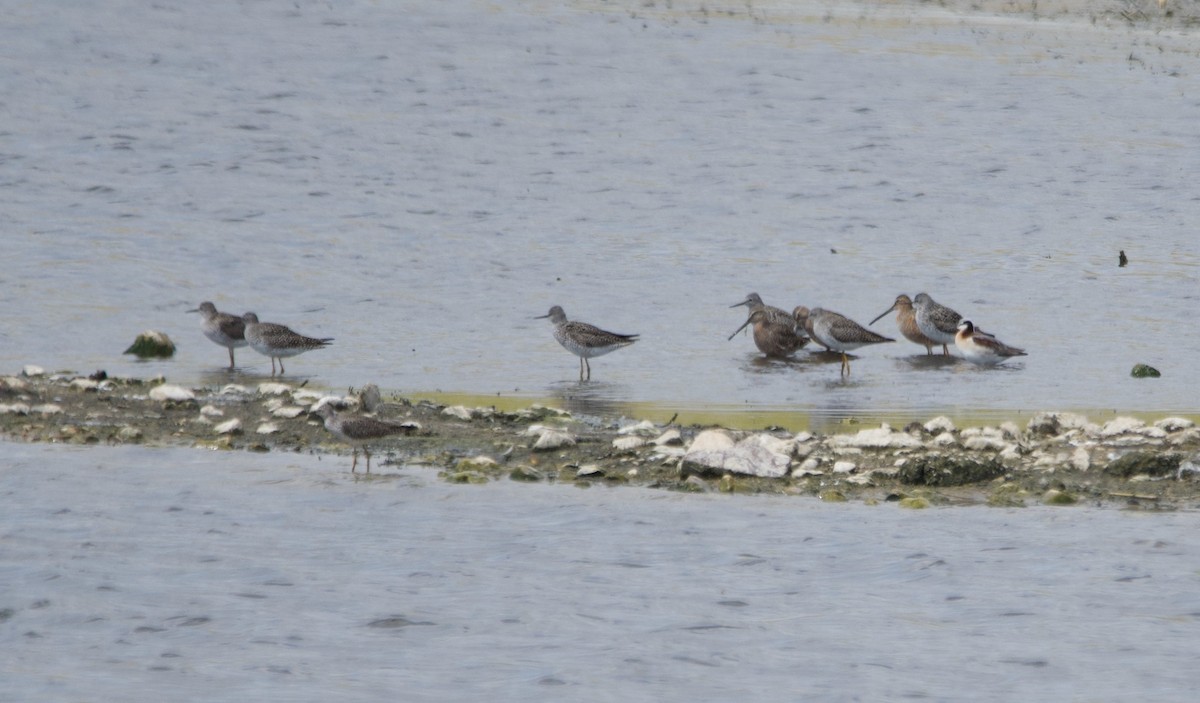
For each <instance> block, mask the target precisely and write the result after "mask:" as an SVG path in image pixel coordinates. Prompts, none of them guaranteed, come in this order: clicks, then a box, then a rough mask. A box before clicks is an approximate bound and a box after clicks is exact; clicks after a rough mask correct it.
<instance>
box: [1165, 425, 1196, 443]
mask: <svg viewBox="0 0 1200 703" xmlns="http://www.w3.org/2000/svg"><path fill="white" fill-rule="evenodd" d="M1167 441H1168V442H1169V443H1170V444H1173V445H1176V446H1178V445H1180V444H1191V443H1192V442H1200V427H1189V428H1187V429H1186V430H1179V431H1177V432H1172V433H1171V436H1170V437H1169V438H1168V439H1167Z"/></svg>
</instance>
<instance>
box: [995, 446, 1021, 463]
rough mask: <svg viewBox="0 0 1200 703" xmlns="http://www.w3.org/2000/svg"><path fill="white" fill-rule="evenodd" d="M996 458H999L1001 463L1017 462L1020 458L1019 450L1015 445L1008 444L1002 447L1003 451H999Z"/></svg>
mask: <svg viewBox="0 0 1200 703" xmlns="http://www.w3.org/2000/svg"><path fill="white" fill-rule="evenodd" d="M997 456H999V458H1000V460H1001V461H1008V462H1013V461H1018V460H1020V458H1021V449H1020V447H1018V446H1017V445H1016V444H1013V443H1011V442H1010V443H1008V444H1005V445H1004V449H1001V450H1000V454H998V455H997Z"/></svg>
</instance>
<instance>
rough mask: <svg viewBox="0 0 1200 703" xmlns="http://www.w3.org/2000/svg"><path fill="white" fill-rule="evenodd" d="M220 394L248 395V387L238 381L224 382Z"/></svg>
mask: <svg viewBox="0 0 1200 703" xmlns="http://www.w3.org/2000/svg"><path fill="white" fill-rule="evenodd" d="M221 395H250V389H249V388H247V387H245V386H243V385H241V384H239V383H226V384H225V385H223V386H221Z"/></svg>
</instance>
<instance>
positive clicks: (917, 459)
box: [0, 369, 1200, 509]
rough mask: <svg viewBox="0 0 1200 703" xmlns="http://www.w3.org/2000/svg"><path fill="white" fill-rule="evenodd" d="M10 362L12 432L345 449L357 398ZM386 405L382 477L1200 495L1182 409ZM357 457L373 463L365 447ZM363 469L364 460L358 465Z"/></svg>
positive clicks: (1045, 496)
mask: <svg viewBox="0 0 1200 703" xmlns="http://www.w3.org/2000/svg"><path fill="white" fill-rule="evenodd" d="M102 376H103V375H102V374H93V376H92V377H87V376H75V375H71V374H52V375H45V374H41V373H39V371H38V370H37V369H30V370H29V372H28V373H24V372H23V373H22V374H19V375H12V376H4V377H0V435H2V436H3V437H4V438H5V439H7V440H9V441H24V442H55V443H68V444H79V445H89V444H144V445H150V446H191V447H195V448H197V449H207V450H224V451H246V452H271V451H274V452H302V453H309V454H331V455H338V456H339V459H338V460H337V464H336V466H337V470H338V471H345V472H349V471H350V465H351V459H350V449H351V448H350V447H349V446H347V445H345V444H344V443H341V442H340V441H339V440H338V439H337V438H335V437H334V436H333V435H331V434H330V433H329V432H328V431H326V430H325V428H324V426H323V425H322V424H321V422H320V420H319V418H317V417H316V416H315V415H313V414H312V413H311V410H312V409H313V408H314V407H315V406H316V405H317V404H318V403H324V402H335V403H338V404H339V405H342V406H344V407H346V408H348V409H349V410H350V411H359V410H360V408H359V405H360V401H359V396H358V394H356V393H354V392H353V391H351V392H350V393H348V394H347V395H344V396H343V395H331V394H329V393H326V392H321V391H315V390H310V389H306V388H304V387H303V386H302V385H301V386H297V385H292V384H289V383H286V382H281V383H275V382H270V383H260V384H258V385H257V386H243V385H238V384H226V385H224V386H219V387H218V386H207V387H196V388H184V387H181V386H177V385H173V384H170V383H167V382H165V381H164V379H162V378H155V379H138V378H105V377H102ZM375 415H376V416H377V417H380V418H382V419H387V420H392V421H396V422H403V423H406V424H407V425H408V426H409V430H408V432H409V433H408V434H407V435H405V436H397V437H392V438H388V439H387V440H384V441H382V442H381V443H379V444H378V445H377V446H374V447H373V454H374V457H375V459H374V473H373V474H371V477H373V478H382V477H387V476H388V475H394V474H395V473H396V471H397V469H398V468H405V469H406V470H420V469H421V468H426V469H428V470H429V471H431V472H436V475H437V476H439V477H440V478H441V479H442V480H446V481H453V482H464V483H484V482H487V481H492V480H501V479H504V480H521V481H559V482H562V481H566V482H573V483H576V484H578V485H580V486H590V485H594V484H602V485H617V484H629V485H638V486H645V487H652V488H660V489H667V490H676V491H696V492H708V491H721V492H737V493H766V494H789V495H797V496H814V497H818V498H820V499H822V500H826V501H843V500H853V501H865V502H884V501H898V502H900V503H901V505H903V506H905V507H912V508H920V507H926V506H930V505H939V504H979V505H993V506H1025V505H1035V504H1039V503H1046V504H1061V505H1071V504H1081V503H1082V504H1089V505H1109V506H1118V507H1120V506H1130V507H1137V508H1142V509H1181V508H1195V507H1200V479H1198V478H1197V476H1198V474H1200V428H1198V427H1197V426H1196V425H1195V424H1194V423H1193V422H1192V421H1191V420H1188V419H1185V418H1162V419H1161V420H1158V421H1156V422H1153V423H1146V422H1143V421H1141V420H1137V419H1134V418H1129V417H1118V418H1116V419H1113V420H1111V421H1109V422H1106V423H1104V424H1103V425H1099V424H1095V423H1091V422H1089V421H1088V420H1087V419H1086V418H1084V417H1082V416H1080V415H1075V414H1071V413H1039V414H1037V415H1036V416H1035V417H1033V418H1032V419H1031V420H1030V421H1029V422H1028V423H1027V425H1026V426H1025V427H1018V426H1017V425H1015V424H1014V423H1011V422H1010V423H1004V424H1001V425H999V426H997V427H971V428H962V429H960V428H957V427H955V426H954V423H953V422H952V421H951V420H950V419H949V418H945V417H940V418H932V419H930V420H929V421H928V422H925V423H915V422H914V423H912V424H910V425H909V426H908V427H905V428H891V427H888V426H887V425H886V424H884V425H882V426H878V427H871V428H867V429H861V430H859V431H857V432H856V433H852V434H831V435H820V434H813V433H810V432H800V433H791V432H788V431H784V430H765V431H737V430H729V429H723V428H716V427H700V426H678V425H670V424H656V423H652V422H649V421H641V422H633V421H630V420H625V419H622V420H617V419H613V418H604V417H592V416H574V415H571V414H570V413H568V412H566V411H563V410H559V409H555V408H549V407H544V406H538V405H532V406H530V407H528V408H524V409H521V410H517V411H502V410H497V409H495V408H490V407H475V408H468V407H464V406H446V405H441V404H437V403H433V402H429V401H417V402H413V401H410V400H408V399H405V398H402V397H384V398H383V399H382V403H380V404H379V405H378V407H376V408H375ZM360 467H361V463H360ZM357 475H358V476H361V477H363V478H367V476H366V475H365V474H364V473H363V472H362V470H361V468H360V470H359V472H358V474H357Z"/></svg>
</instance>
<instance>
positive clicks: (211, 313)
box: [188, 300, 247, 371]
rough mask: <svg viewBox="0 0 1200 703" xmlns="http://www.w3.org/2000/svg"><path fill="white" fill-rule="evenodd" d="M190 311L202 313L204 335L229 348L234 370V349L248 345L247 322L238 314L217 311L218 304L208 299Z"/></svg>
mask: <svg viewBox="0 0 1200 703" xmlns="http://www.w3.org/2000/svg"><path fill="white" fill-rule="evenodd" d="M188 312H198V313H200V315H201V317H202V319H201V321H200V326H201V329H202V330H203V331H204V336H205V337H208V338H209V339H211V340H212V341H213V343H214V344H219V345H221V346H223V347H225V348H226V349H228V350H229V370H230V371H232V370H233V350H234V349H235V348H237V347H244V346H246V344H247V342H246V323H245V322H243V321H242V318H240V317H238V316H237V315H230V314H229V313H227V312H217V306H216V305H213V304H212V303H210V302H208V301H207V300H206V301H204V302H203V303H200V307H198V308H196V309H195V310H188Z"/></svg>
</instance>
